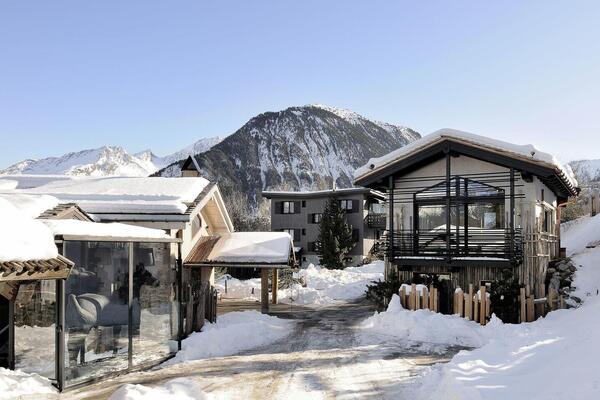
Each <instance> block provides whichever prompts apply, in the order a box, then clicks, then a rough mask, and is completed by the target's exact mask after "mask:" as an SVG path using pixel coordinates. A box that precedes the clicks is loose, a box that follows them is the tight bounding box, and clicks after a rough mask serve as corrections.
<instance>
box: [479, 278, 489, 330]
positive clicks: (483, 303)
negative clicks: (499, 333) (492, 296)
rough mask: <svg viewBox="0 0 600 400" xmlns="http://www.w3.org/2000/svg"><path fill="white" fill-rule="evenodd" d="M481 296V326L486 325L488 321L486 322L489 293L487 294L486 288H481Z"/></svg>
mask: <svg viewBox="0 0 600 400" xmlns="http://www.w3.org/2000/svg"><path fill="white" fill-rule="evenodd" d="M479 294H480V295H481V299H480V300H479V302H480V303H481V304H480V305H479V323H480V324H481V325H485V323H486V320H485V311H486V310H487V305H486V303H487V293H486V288H485V286H481V287H480V288H479Z"/></svg>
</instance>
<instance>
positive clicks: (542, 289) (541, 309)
mask: <svg viewBox="0 0 600 400" xmlns="http://www.w3.org/2000/svg"><path fill="white" fill-rule="evenodd" d="M538 292H539V297H540V298H544V297H546V285H544V284H543V283H540V285H539V290H538ZM537 314H538V315H540V316H544V315H546V305H545V304H544V303H538V304H537Z"/></svg>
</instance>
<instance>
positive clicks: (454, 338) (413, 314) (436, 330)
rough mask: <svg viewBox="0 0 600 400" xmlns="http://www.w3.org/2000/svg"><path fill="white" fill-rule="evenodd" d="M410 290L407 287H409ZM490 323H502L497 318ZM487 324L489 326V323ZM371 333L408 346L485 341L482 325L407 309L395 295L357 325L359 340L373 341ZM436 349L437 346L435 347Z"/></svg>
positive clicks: (460, 344)
mask: <svg viewBox="0 0 600 400" xmlns="http://www.w3.org/2000/svg"><path fill="white" fill-rule="evenodd" d="M408 290H409V291H410V286H409V289H408ZM492 323H493V324H498V323H500V324H501V322H500V321H499V320H497V319H495V320H494V321H492ZM488 326H489V325H488ZM374 336H375V337H377V338H383V339H393V340H394V341H395V342H396V343H398V340H402V341H405V342H406V344H407V345H413V344H414V343H415V342H419V344H420V345H428V344H435V345H447V346H465V347H479V346H482V345H483V344H485V343H486V342H487V338H486V335H485V333H484V327H483V326H481V325H479V324H477V323H475V322H473V321H468V320H466V319H465V318H461V317H459V316H456V315H443V314H440V313H434V312H432V311H429V310H417V311H408V310H406V309H404V308H403V307H402V305H401V304H400V297H398V296H397V295H394V296H393V297H392V300H391V301H390V304H389V305H388V309H387V311H386V312H382V313H376V314H375V315H373V316H372V317H370V318H367V319H366V320H365V321H364V322H363V323H362V324H361V325H360V337H361V341H362V342H364V343H365V344H368V343H371V342H373V339H374ZM435 347H436V348H437V349H439V346H435Z"/></svg>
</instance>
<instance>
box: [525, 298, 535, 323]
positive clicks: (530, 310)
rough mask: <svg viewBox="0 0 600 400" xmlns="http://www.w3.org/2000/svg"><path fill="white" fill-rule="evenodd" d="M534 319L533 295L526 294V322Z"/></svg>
mask: <svg viewBox="0 0 600 400" xmlns="http://www.w3.org/2000/svg"><path fill="white" fill-rule="evenodd" d="M533 321H535V307H534V306H533V296H532V295H531V294H530V295H529V296H527V322H533Z"/></svg>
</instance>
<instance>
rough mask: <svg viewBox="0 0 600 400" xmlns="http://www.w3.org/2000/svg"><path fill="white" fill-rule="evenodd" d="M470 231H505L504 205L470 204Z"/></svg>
mask: <svg viewBox="0 0 600 400" xmlns="http://www.w3.org/2000/svg"><path fill="white" fill-rule="evenodd" d="M468 211H469V229H478V228H479V229H504V204H501V203H497V204H493V203H473V204H469V209H468Z"/></svg>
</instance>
